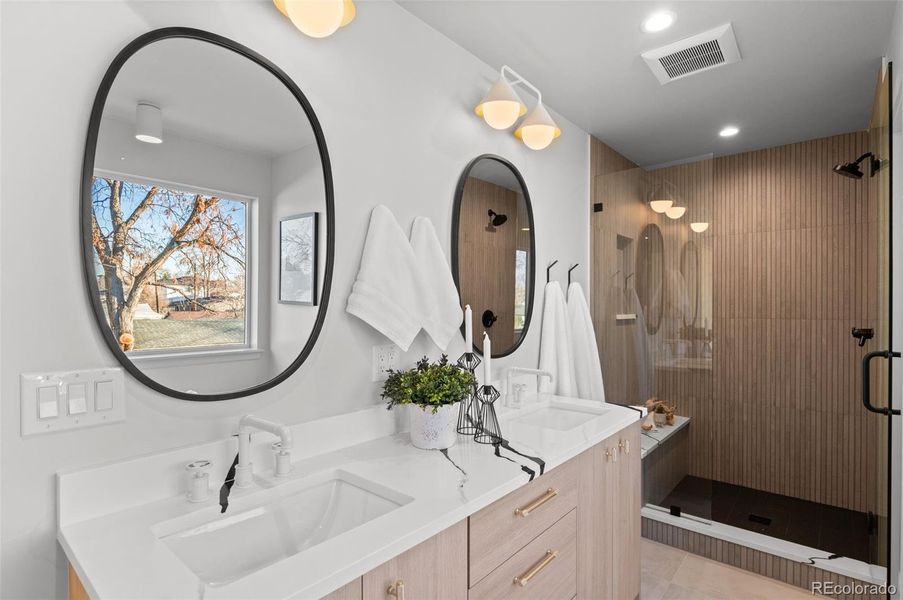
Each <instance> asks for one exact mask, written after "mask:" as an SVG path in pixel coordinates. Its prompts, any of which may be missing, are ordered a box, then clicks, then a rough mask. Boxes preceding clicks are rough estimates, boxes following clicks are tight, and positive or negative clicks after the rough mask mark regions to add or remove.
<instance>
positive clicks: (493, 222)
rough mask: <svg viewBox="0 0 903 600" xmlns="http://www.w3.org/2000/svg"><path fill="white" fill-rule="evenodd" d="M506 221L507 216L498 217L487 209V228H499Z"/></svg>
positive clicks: (498, 215)
mask: <svg viewBox="0 0 903 600" xmlns="http://www.w3.org/2000/svg"><path fill="white" fill-rule="evenodd" d="M507 221H508V215H500V214H498V213H497V212H495V211H494V210H492V209H491V208H490V209H489V227H501V226H502V225H504V224H505V223H506V222H507Z"/></svg>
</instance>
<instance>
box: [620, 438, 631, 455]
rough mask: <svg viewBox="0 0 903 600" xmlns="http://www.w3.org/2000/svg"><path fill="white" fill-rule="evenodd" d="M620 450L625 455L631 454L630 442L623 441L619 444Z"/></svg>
mask: <svg viewBox="0 0 903 600" xmlns="http://www.w3.org/2000/svg"><path fill="white" fill-rule="evenodd" d="M618 448H619V449H620V450H621V451H622V452H623V453H624V454H630V440H621V441H619V442H618Z"/></svg>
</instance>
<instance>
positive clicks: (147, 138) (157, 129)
mask: <svg viewBox="0 0 903 600" xmlns="http://www.w3.org/2000/svg"><path fill="white" fill-rule="evenodd" d="M135 139H136V140H138V141H139V142H144V143H146V144H162V143H163V111H162V110H160V107H159V106H155V105H153V104H150V103H149V102H139V103H138V106H137V108H136V109H135Z"/></svg>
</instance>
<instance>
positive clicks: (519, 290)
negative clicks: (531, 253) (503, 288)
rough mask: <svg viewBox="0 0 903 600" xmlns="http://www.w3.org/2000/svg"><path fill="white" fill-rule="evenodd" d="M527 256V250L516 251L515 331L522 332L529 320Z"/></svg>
mask: <svg viewBox="0 0 903 600" xmlns="http://www.w3.org/2000/svg"><path fill="white" fill-rule="evenodd" d="M509 256H510V255H509ZM527 256H528V253H527V251H526V250H515V251H514V331H516V332H517V331H522V330H523V328H524V321H525V320H526V318H527V315H526V312H527Z"/></svg>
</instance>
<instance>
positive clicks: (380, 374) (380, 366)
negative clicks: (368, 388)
mask: <svg viewBox="0 0 903 600" xmlns="http://www.w3.org/2000/svg"><path fill="white" fill-rule="evenodd" d="M400 350H401V349H400V348H399V347H398V346H396V345H395V344H386V345H385V346H373V381H385V380H386V379H388V378H389V374H388V373H387V371H388V370H389V369H397V368H398V359H399V353H400Z"/></svg>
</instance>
